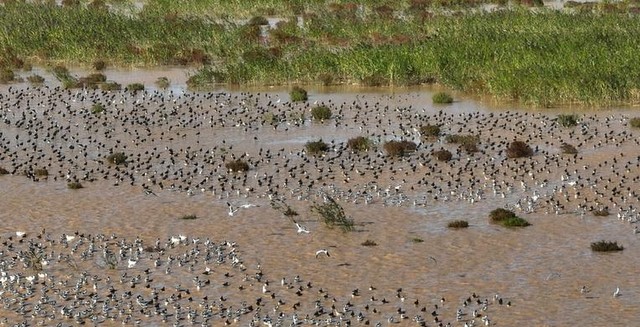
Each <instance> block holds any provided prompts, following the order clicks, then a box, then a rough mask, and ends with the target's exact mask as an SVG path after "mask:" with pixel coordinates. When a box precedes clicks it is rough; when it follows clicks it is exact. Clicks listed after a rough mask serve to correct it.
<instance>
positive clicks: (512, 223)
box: [489, 208, 531, 227]
mask: <svg viewBox="0 0 640 327" xmlns="http://www.w3.org/2000/svg"><path fill="white" fill-rule="evenodd" d="M489 219H490V220H491V222H493V223H497V224H500V225H502V226H504V227H527V226H530V225H531V224H530V223H529V222H528V221H527V220H525V219H524V218H520V217H518V216H516V214H515V213H514V212H513V211H511V210H508V209H504V208H497V209H495V210H493V211H491V212H490V213H489Z"/></svg>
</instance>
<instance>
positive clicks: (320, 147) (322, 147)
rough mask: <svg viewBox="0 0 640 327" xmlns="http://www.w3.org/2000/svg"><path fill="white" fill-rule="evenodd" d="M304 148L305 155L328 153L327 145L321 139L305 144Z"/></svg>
mask: <svg viewBox="0 0 640 327" xmlns="http://www.w3.org/2000/svg"><path fill="white" fill-rule="evenodd" d="M305 148H306V149H307V153H309V154H312V155H317V154H322V153H325V152H327V151H329V145H328V144H327V143H324V142H323V141H322V139H320V140H318V141H312V142H307V144H305Z"/></svg>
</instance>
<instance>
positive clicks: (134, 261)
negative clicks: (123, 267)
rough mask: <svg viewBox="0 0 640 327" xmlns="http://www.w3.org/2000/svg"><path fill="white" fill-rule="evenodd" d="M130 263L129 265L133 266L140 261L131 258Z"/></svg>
mask: <svg viewBox="0 0 640 327" xmlns="http://www.w3.org/2000/svg"><path fill="white" fill-rule="evenodd" d="M128 263H129V265H128V266H127V267H129V268H133V267H134V266H135V265H136V263H138V260H133V259H129V261H128Z"/></svg>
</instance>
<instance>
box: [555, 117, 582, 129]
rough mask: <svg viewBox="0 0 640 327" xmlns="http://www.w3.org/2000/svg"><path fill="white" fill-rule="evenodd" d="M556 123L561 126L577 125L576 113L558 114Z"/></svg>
mask: <svg viewBox="0 0 640 327" xmlns="http://www.w3.org/2000/svg"><path fill="white" fill-rule="evenodd" d="M557 119H558V123H560V125H562V126H563V127H573V126H576V125H578V116H577V115H558V118H557Z"/></svg>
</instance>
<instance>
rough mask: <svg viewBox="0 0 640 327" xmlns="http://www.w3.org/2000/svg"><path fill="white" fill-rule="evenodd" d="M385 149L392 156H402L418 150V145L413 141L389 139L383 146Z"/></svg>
mask: <svg viewBox="0 0 640 327" xmlns="http://www.w3.org/2000/svg"><path fill="white" fill-rule="evenodd" d="M382 147H383V148H384V150H385V151H386V152H387V154H388V155H389V156H391V157H402V156H405V155H407V154H409V153H410V152H414V151H416V149H417V148H418V146H417V145H416V144H415V143H414V142H411V141H406V140H405V141H388V142H386V143H385V144H384V145H383V146H382Z"/></svg>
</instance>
